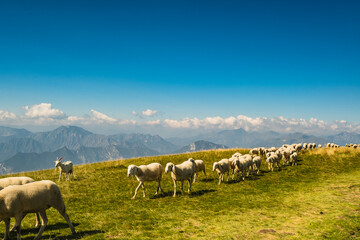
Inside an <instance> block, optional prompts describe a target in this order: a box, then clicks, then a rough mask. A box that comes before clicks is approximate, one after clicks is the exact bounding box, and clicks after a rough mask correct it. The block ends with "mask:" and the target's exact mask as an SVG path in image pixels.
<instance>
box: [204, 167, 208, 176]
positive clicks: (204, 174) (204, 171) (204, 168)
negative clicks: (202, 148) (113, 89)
mask: <svg viewBox="0 0 360 240" xmlns="http://www.w3.org/2000/svg"><path fill="white" fill-rule="evenodd" d="M204 175H205V177H207V176H206V171H205V168H204Z"/></svg>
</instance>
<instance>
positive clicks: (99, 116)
mask: <svg viewBox="0 0 360 240" xmlns="http://www.w3.org/2000/svg"><path fill="white" fill-rule="evenodd" d="M90 112H91V115H92V118H93V119H94V120H96V121H99V122H100V123H103V122H108V123H115V122H116V121H117V120H116V119H115V118H112V117H109V116H108V115H106V114H104V113H101V112H97V111H95V110H93V109H91V110H90Z"/></svg>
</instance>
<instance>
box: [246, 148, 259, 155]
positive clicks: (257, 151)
mask: <svg viewBox="0 0 360 240" xmlns="http://www.w3.org/2000/svg"><path fill="white" fill-rule="evenodd" d="M249 153H250V154H251V155H260V154H261V152H260V148H253V149H251V150H250V151H249Z"/></svg>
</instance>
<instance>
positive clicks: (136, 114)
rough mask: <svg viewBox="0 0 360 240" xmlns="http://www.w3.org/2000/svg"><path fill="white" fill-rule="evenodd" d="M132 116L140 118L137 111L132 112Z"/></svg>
mask: <svg viewBox="0 0 360 240" xmlns="http://www.w3.org/2000/svg"><path fill="white" fill-rule="evenodd" d="M131 114H132V115H134V116H138V115H139V114H138V113H137V112H136V111H134V110H133V111H132V112H131Z"/></svg>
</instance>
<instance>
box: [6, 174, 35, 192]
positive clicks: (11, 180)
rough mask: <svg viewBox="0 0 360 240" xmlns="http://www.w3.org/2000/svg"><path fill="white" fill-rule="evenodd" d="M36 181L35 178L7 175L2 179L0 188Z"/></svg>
mask: <svg viewBox="0 0 360 240" xmlns="http://www.w3.org/2000/svg"><path fill="white" fill-rule="evenodd" d="M31 182H35V180H34V179H32V178H29V177H7V178H1V179H0V190H2V189H4V188H6V187H8V186H11V185H24V184H27V183H31Z"/></svg>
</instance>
